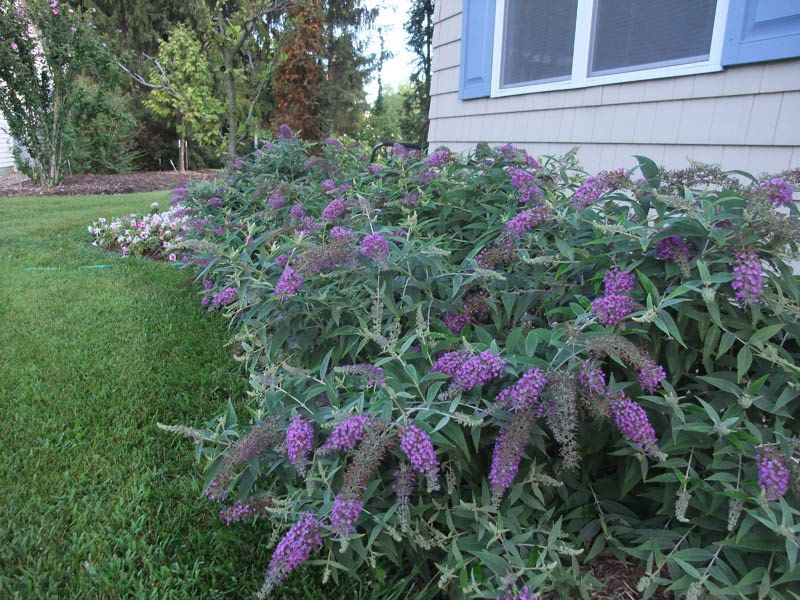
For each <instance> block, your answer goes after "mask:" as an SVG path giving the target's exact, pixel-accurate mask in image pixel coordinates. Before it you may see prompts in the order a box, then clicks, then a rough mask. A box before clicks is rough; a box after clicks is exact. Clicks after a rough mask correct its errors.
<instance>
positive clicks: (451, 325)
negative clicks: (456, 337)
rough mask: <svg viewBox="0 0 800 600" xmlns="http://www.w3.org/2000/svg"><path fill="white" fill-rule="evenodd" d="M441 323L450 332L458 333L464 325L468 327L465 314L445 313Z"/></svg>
mask: <svg viewBox="0 0 800 600" xmlns="http://www.w3.org/2000/svg"><path fill="white" fill-rule="evenodd" d="M442 321H444V324H445V325H446V326H447V328H448V329H449V330H450V331H452V332H453V333H460V332H461V330H462V329H463V328H464V327H465V326H466V325H469V322H470V318H469V315H467V314H465V313H447V314H446V315H445V316H444V317H443V318H442Z"/></svg>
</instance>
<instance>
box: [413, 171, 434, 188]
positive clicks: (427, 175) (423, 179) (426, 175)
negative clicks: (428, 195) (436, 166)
mask: <svg viewBox="0 0 800 600" xmlns="http://www.w3.org/2000/svg"><path fill="white" fill-rule="evenodd" d="M436 175H437V173H436V171H434V170H433V169H425V170H424V171H421V172H420V174H419V175H418V176H417V181H419V183H421V184H422V185H428V184H429V183H430V182H432V181H433V180H434V179H436Z"/></svg>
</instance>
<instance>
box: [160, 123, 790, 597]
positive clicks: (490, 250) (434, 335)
mask: <svg viewBox="0 0 800 600" xmlns="http://www.w3.org/2000/svg"><path fill="white" fill-rule="evenodd" d="M282 137H283V139H280V140H278V141H276V142H275V143H272V142H270V143H269V144H268V145H267V146H265V147H264V148H263V149H261V150H259V151H258V152H256V153H254V154H253V155H252V156H250V157H247V158H245V159H244V161H243V164H242V165H241V167H240V168H239V169H237V170H236V171H235V172H229V173H226V174H225V176H226V180H225V184H224V185H223V186H222V188H221V189H219V190H215V191H214V194H215V196H216V197H219V198H220V199H221V203H220V206H218V207H211V208H209V205H208V202H207V199H208V194H209V193H210V191H209V190H208V189H207V188H206V187H203V186H199V187H197V188H194V189H193V190H190V191H189V193H188V194H186V197H185V199H183V200H181V202H182V204H183V206H185V207H186V209H187V210H190V211H192V215H193V218H194V219H206V220H208V225H207V226H206V227H204V228H203V229H202V230H198V229H191V230H189V231H188V232H187V236H188V237H189V238H190V240H189V242H185V245H186V247H190V246H191V247H192V248H194V251H193V253H192V256H191V258H190V260H187V261H186V263H187V265H188V264H191V265H193V266H194V268H196V269H197V274H198V278H199V280H201V281H203V282H210V284H207V285H206V286H204V287H205V289H204V290H203V292H202V293H203V294H204V297H207V296H208V295H213V294H217V293H219V292H220V291H222V290H225V289H228V288H233V289H235V290H236V292H237V297H236V300H235V302H236V304H235V306H236V311H235V314H234V313H233V312H231V313H230V314H231V316H232V318H233V319H234V320H233V322H232V327H233V331H234V340H235V343H236V348H237V354H238V355H239V356H240V357H241V359H242V360H243V361H244V363H245V364H246V365H247V367H248V369H249V372H250V378H251V383H252V398H253V404H252V406H251V414H250V416H249V418H248V419H247V420H246V422H242V421H240V416H239V415H236V414H235V413H234V412H233V410H232V409H230V408H229V410H228V411H227V413H226V414H225V415H224V416H223V417H221V418H219V419H214V420H212V421H209V422H208V423H207V424H206V425H205V426H204V427H203V428H200V429H188V428H185V427H183V428H172V429H171V430H173V431H178V432H183V433H186V434H187V435H190V436H191V437H192V438H193V439H194V440H195V441H196V442H197V455H198V457H200V458H202V459H203V460H204V461H205V464H206V466H207V479H206V486H207V495H208V496H209V498H211V499H214V500H216V501H217V502H221V503H222V506H221V507H220V509H221V510H222V511H223V519H224V522H225V523H232V524H231V526H232V527H236V526H241V527H245V526H255V527H261V526H263V525H262V524H261V522H262V520H269V521H271V522H272V523H274V524H276V525H277V526H278V530H279V531H280V532H284V533H283V537H281V536H278V537H277V538H276V539H275V540H274V543H276V544H277V546H276V551H275V552H276V553H275V559H274V560H273V563H274V564H270V565H265V570H266V573H265V579H264V582H263V586H262V589H261V592H262V594H268V593H270V592H271V591H272V590H273V589H275V587H276V586H277V585H278V584H279V583H280V581H281V580H282V579H284V578H285V577H286V576H289V572H290V571H291V570H293V569H294V568H295V567H297V566H299V564H300V563H302V562H306V561H308V562H312V563H313V564H314V565H320V568H322V569H323V572H324V574H325V577H326V578H327V577H332V578H334V579H335V578H338V577H339V576H340V575H342V574H344V573H345V572H350V573H355V574H358V575H361V576H364V577H370V578H372V579H374V580H377V581H383V580H385V579H386V578H387V577H393V578H398V577H403V576H411V575H412V574H413V575H414V576H415V577H418V578H419V579H421V580H423V581H426V582H433V583H434V588H435V589H434V590H433V591H434V592H437V591H438V593H440V594H443V595H444V596H446V597H452V598H496V597H501V598H531V597H535V595H536V594H538V595H540V597H541V594H548V593H550V594H553V595H554V597H560V598H574V597H582V598H591V597H592V596H593V593H594V592H595V591H596V590H598V588H599V586H600V585H601V582H600V581H598V579H597V578H596V577H595V576H594V574H593V571H592V567H593V564H594V563H593V561H594V559H595V558H596V557H598V556H599V555H600V554H601V553H603V555H604V556H608V555H614V556H617V557H623V556H629V557H633V558H635V559H638V561H639V564H640V572H641V579H640V581H639V592H640V593H641V596H642V597H643V598H649V597H651V596H652V595H653V594H654V593H655V592H656V591H657V590H658V589H668V590H670V591H671V592H673V593H674V594H675V595H676V596H689V597H695V598H697V597H700V596H703V595H704V594H706V595H709V596H711V597H715V598H730V597H743V598H744V597H756V596H758V595H759V593H762V592H763V593H768V594H769V597H770V598H786V599H789V598H793V597H796V595H795V594H793V592H792V590H793V589H794V590H796V585H797V581H798V580H797V573H798V569H799V568H800V567H798V562H797V555H798V553H797V550H798V534H800V510H799V505H798V489H797V487H798V481H799V480H800V477H798V475H800V469H799V468H798V456H800V438H799V437H798V434H800V424H799V423H798V420H797V419H796V416H797V414H798V411H799V410H800V367H798V366H797V363H798V360H797V359H798V356H800V347H799V346H798V340H800V326H798V321H799V320H800V319H799V317H800V285H798V278H797V276H795V275H794V274H793V272H792V268H791V264H790V261H791V260H793V259H796V257H797V246H798V242H800V222H798V211H797V208H796V207H795V206H794V205H793V204H792V203H791V202H787V201H786V196H787V193H788V192H787V191H786V190H787V187H786V186H789V187H788V189H789V190H793V189H796V188H795V187H794V186H796V184H797V180H798V177H797V175H798V174H797V173H786V174H782V175H776V176H770V177H761V178H749V177H748V176H746V175H741V174H740V175H739V176H738V177H740V179H736V181H737V182H738V183H736V184H735V185H733V184H730V185H729V184H728V182H727V180H725V184H724V185H709V182H708V181H707V180H705V179H703V178H701V177H699V175H700V174H703V175H706V174H707V173H705V172H704V173H698V177H697V178H694V179H693V173H692V172H683V173H681V174H679V175H676V174H675V173H672V172H668V171H665V170H661V169H659V168H658V167H657V166H656V165H655V164H654V163H652V162H651V161H649V160H647V159H645V158H640V159H639V163H640V165H639V168H638V169H637V172H628V171H625V170H615V171H609V172H604V173H600V174H599V175H597V176H594V177H587V175H586V174H585V173H584V172H582V171H581V170H580V169H579V167H578V165H577V164H576V162H575V159H574V157H573V156H570V155H567V156H564V157H543V158H541V159H538V160H537V159H534V158H533V157H531V156H529V155H528V154H527V153H526V152H524V151H522V150H519V149H516V148H514V147H512V146H503V147H501V148H498V149H492V148H489V147H486V146H480V147H479V148H478V149H477V150H476V151H475V152H474V153H473V154H472V155H471V156H469V157H468V158H463V157H459V156H458V155H455V154H452V153H449V152H442V151H437V152H434V153H433V154H431V155H430V156H429V157H428V158H427V159H419V158H415V157H413V156H411V155H410V154H409V153H403V152H393V153H392V154H391V156H390V158H388V159H387V160H386V161H384V162H383V163H382V164H381V167H382V168H380V169H368V168H367V167H368V166H369V161H368V159H367V158H366V154H365V151H364V149H363V148H360V147H358V146H356V145H352V144H341V145H337V144H329V143H323V144H320V145H313V144H308V143H306V142H304V141H302V140H299V139H297V138H296V137H295V136H291V135H286V136H282ZM723 175H725V174H723ZM777 179H780V181H776V180H777ZM677 182H680V185H678V183H677ZM784 184H785V185H784ZM205 185H207V184H205ZM676 189H678V190H679V192H676V191H675V190H676ZM276 194H277V195H280V197H281V198H282V201H281V202H276V201H275V197H276ZM664 240H670V241H669V242H664ZM187 252H188V251H187ZM237 520H238V521H240V523H236V521H237ZM604 560H605V559H604ZM409 565H414V571H413V573H412V569H411V567H410V566H409ZM259 585H262V584H259ZM765 590H766V591H765ZM421 597H422V596H421Z"/></svg>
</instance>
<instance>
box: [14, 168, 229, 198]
mask: <svg viewBox="0 0 800 600" xmlns="http://www.w3.org/2000/svg"><path fill="white" fill-rule="evenodd" d="M219 176H220V171H212V170H210V169H207V170H203V171H187V172H186V173H178V172H177V171H146V172H143V173H129V174H120V175H93V174H90V173H85V174H80V175H72V176H70V177H66V178H64V181H62V182H61V184H60V185H58V186H56V187H53V188H49V189H42V188H40V187H37V186H35V185H33V184H32V183H31V182H30V181H25V182H22V183H10V182H9V183H5V182H0V196H84V195H89V194H130V193H134V192H156V191H159V190H168V189H172V188H176V187H181V186H183V185H186V184H187V183H190V182H193V181H214V180H215V179H217V178H219Z"/></svg>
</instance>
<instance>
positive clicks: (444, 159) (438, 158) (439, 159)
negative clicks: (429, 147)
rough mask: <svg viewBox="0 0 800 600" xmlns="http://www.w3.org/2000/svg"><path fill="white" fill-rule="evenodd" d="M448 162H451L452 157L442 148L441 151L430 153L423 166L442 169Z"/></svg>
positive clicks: (448, 151)
mask: <svg viewBox="0 0 800 600" xmlns="http://www.w3.org/2000/svg"><path fill="white" fill-rule="evenodd" d="M450 162H453V156H452V154H450V150H448V149H446V148H443V149H442V150H437V151H436V152H433V153H431V154H430V155H429V156H428V158H426V159H425V166H426V167H443V166H444V165H446V164H448V163H450Z"/></svg>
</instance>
